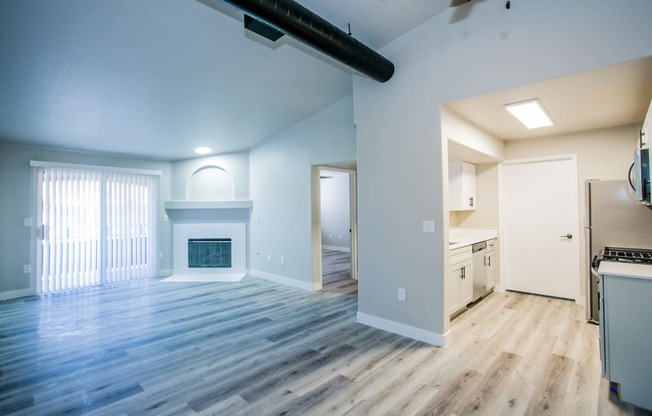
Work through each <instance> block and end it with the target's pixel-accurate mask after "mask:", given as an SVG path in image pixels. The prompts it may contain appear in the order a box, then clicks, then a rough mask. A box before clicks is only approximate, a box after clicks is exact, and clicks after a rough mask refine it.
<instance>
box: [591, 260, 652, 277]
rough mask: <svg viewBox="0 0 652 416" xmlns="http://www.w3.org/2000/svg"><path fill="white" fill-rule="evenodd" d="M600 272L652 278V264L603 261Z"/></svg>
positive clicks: (610, 274) (599, 268) (611, 274)
mask: <svg viewBox="0 0 652 416" xmlns="http://www.w3.org/2000/svg"><path fill="white" fill-rule="evenodd" d="M598 274H606V275H609V276H622V277H631V278H636V279H648V280H652V265H649V264H640V263H625V262H617V261H601V262H600V267H598Z"/></svg>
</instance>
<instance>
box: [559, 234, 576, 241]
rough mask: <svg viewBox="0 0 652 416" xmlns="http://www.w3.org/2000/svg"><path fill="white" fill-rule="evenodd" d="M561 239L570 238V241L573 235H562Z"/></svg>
mask: <svg viewBox="0 0 652 416" xmlns="http://www.w3.org/2000/svg"><path fill="white" fill-rule="evenodd" d="M561 238H568V239H569V240H572V239H573V234H566V235H562V236H561Z"/></svg>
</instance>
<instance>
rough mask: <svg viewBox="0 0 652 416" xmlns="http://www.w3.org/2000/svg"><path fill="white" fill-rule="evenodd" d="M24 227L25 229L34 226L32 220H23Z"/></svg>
mask: <svg viewBox="0 0 652 416" xmlns="http://www.w3.org/2000/svg"><path fill="white" fill-rule="evenodd" d="M23 225H24V226H25V227H31V226H32V219H31V218H25V219H23Z"/></svg>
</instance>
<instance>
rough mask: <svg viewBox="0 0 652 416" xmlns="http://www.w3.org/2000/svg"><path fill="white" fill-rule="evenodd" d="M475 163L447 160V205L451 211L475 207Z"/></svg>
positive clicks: (469, 209)
mask: <svg viewBox="0 0 652 416" xmlns="http://www.w3.org/2000/svg"><path fill="white" fill-rule="evenodd" d="M475 191H476V188H475V165H472V164H470V163H466V162H461V161H451V162H448V206H449V209H450V210H451V211H471V210H474V209H475V207H476V195H475Z"/></svg>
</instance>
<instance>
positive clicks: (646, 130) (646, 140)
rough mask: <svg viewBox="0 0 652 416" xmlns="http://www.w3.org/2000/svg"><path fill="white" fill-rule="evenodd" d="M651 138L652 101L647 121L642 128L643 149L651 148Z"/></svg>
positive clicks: (641, 143) (646, 117)
mask: <svg viewBox="0 0 652 416" xmlns="http://www.w3.org/2000/svg"><path fill="white" fill-rule="evenodd" d="M650 136H652V101H651V102H650V106H649V107H648V109H647V115H646V116H645V121H644V122H643V126H642V127H641V142H640V146H641V147H642V148H646V149H649V148H650V142H652V137H650Z"/></svg>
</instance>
